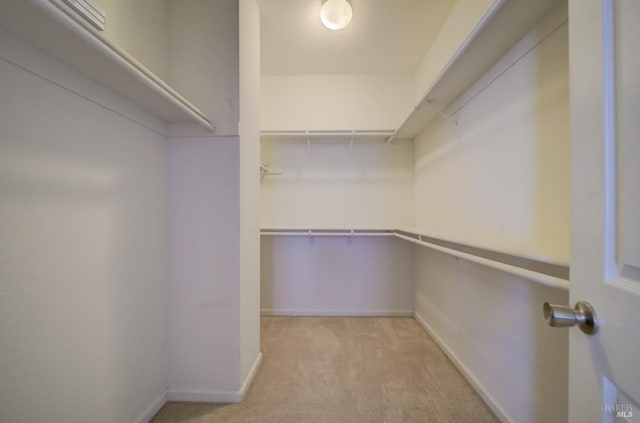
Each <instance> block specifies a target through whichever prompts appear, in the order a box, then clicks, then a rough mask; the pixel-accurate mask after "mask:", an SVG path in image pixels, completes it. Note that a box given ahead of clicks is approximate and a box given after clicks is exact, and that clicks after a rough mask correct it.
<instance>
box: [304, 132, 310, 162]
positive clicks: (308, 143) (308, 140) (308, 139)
mask: <svg viewBox="0 0 640 423" xmlns="http://www.w3.org/2000/svg"><path fill="white" fill-rule="evenodd" d="M304 133H305V135H306V136H307V153H309V158H311V138H309V131H304Z"/></svg>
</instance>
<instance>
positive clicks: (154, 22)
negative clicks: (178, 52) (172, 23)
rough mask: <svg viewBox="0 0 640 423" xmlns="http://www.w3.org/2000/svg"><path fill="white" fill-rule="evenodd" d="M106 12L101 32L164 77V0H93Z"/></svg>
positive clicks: (165, 24)
mask: <svg viewBox="0 0 640 423" xmlns="http://www.w3.org/2000/svg"><path fill="white" fill-rule="evenodd" d="M92 2H93V3H94V4H95V5H97V6H98V7H100V8H101V9H102V10H104V11H105V13H106V19H105V21H106V23H105V28H104V35H105V36H106V37H107V38H108V39H109V40H110V41H112V42H114V43H115V44H117V45H118V46H119V47H121V48H123V49H124V50H125V51H126V52H127V53H129V54H130V55H131V56H133V57H135V58H136V60H138V61H139V62H140V63H142V64H143V65H145V66H146V67H147V68H149V69H150V70H151V72H153V73H154V74H156V75H158V76H159V77H160V78H162V79H165V78H166V77H167V65H168V57H167V55H168V53H167V37H168V18H169V16H168V11H167V0H136V1H130V0H92Z"/></svg>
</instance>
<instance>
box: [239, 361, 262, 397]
mask: <svg viewBox="0 0 640 423" xmlns="http://www.w3.org/2000/svg"><path fill="white" fill-rule="evenodd" d="M260 364H262V353H261V352H259V353H258V356H257V357H256V359H255V361H254V362H253V366H251V369H250V370H249V373H247V376H246V377H245V378H244V382H242V386H240V390H239V391H238V392H239V393H240V401H242V400H243V399H244V396H245V395H246V393H247V391H248V390H249V387H250V386H251V383H252V382H253V378H255V377H256V373H258V369H259V368H260Z"/></svg>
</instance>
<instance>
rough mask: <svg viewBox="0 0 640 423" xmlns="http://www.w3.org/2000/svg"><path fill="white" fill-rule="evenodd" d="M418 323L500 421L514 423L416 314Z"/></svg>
mask: <svg viewBox="0 0 640 423" xmlns="http://www.w3.org/2000/svg"><path fill="white" fill-rule="evenodd" d="M414 317H415V319H416V321H417V322H418V323H420V325H421V326H422V327H423V328H424V330H425V331H427V333H428V334H429V336H431V338H433V340H434V341H435V342H436V344H438V346H439V347H440V349H441V350H442V351H443V352H444V353H445V354H446V355H447V357H449V359H450V360H451V362H452V363H453V364H454V365H455V366H456V367H457V369H458V371H460V373H462V376H464V377H465V379H467V381H468V382H469V384H470V385H471V386H472V387H473V389H475V391H476V392H477V393H478V395H480V397H481V398H482V399H483V400H484V402H485V403H486V404H487V406H488V407H489V408H490V409H491V411H493V413H494V414H495V415H496V417H498V419H500V421H501V422H505V423H513V422H515V421H516V420H515V419H514V418H512V417H511V416H510V415H509V414H508V413H507V412H506V411H504V409H503V408H502V407H501V406H500V404H498V402H497V401H496V399H495V398H494V397H493V396H492V395H491V394H490V393H489V391H487V389H486V388H485V387H484V385H483V384H482V383H481V382H480V381H479V380H478V379H476V377H475V376H474V375H473V373H472V372H471V371H470V370H469V368H467V366H465V365H464V363H462V361H460V359H459V358H458V356H457V355H456V354H455V353H454V352H453V350H452V349H451V348H449V346H448V345H447V344H446V343H445V342H444V341H443V340H442V339H441V338H440V337H439V336H438V335H437V334H436V333H435V332H434V331H433V329H432V328H431V326H429V324H428V323H427V322H426V320H424V319H423V318H422V316H420V314H418V313H415V315H414Z"/></svg>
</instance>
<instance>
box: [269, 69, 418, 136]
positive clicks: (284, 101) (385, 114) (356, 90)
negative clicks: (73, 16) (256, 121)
mask: <svg viewBox="0 0 640 423" xmlns="http://www.w3.org/2000/svg"><path fill="white" fill-rule="evenodd" d="M261 94H262V95H261V99H260V120H261V124H260V129H262V130H263V131H282V130H290V131H293V130H298V131H305V130H355V129H363V130H367V129H368V130H389V129H391V130H393V129H395V128H397V127H398V126H399V125H400V123H401V121H402V119H403V118H404V117H405V115H406V114H407V113H408V111H409V110H410V109H411V107H412V98H413V76H412V75H291V76H263V77H262V87H261Z"/></svg>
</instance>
